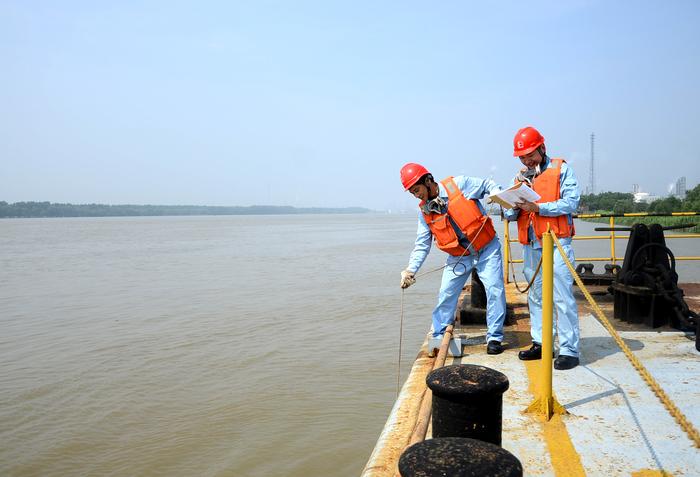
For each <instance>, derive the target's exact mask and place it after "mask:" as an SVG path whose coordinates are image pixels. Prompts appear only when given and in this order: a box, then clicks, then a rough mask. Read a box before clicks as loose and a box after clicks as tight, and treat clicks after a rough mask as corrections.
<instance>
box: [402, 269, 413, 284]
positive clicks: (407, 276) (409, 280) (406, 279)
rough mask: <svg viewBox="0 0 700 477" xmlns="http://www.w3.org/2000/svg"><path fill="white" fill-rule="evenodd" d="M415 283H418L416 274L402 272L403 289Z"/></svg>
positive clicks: (406, 271)
mask: <svg viewBox="0 0 700 477" xmlns="http://www.w3.org/2000/svg"><path fill="white" fill-rule="evenodd" d="M414 283H416V274H415V273H413V272H409V271H408V270H404V271H403V272H401V288H408V287H410V286H411V285H413V284H414Z"/></svg>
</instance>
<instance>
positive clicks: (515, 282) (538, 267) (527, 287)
mask: <svg viewBox="0 0 700 477" xmlns="http://www.w3.org/2000/svg"><path fill="white" fill-rule="evenodd" d="M506 247H508V265H509V266H510V271H511V272H512V274H513V283H514V284H515V289H516V290H518V291H519V292H520V293H527V291H528V290H529V289H530V287H531V286H532V284H533V283H535V278H537V274H538V273H539V272H540V267H541V266H542V256H541V255H540V261H539V262H537V267H535V273H533V275H532V278H531V279H530V281H529V282H528V283H527V286H526V287H525V289H524V290H521V289H520V286H518V279H517V278H515V264H514V263H513V260H511V258H510V257H512V256H513V255H512V254H511V251H510V240H506ZM524 274H525V272H524V271H523V275H524ZM525 280H527V277H525Z"/></svg>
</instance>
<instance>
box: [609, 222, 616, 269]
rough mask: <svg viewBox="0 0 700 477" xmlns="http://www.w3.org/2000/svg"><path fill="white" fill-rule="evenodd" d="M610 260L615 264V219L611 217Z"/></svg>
mask: <svg viewBox="0 0 700 477" xmlns="http://www.w3.org/2000/svg"><path fill="white" fill-rule="evenodd" d="M610 229H611V230H610V260H611V261H612V263H615V217H610Z"/></svg>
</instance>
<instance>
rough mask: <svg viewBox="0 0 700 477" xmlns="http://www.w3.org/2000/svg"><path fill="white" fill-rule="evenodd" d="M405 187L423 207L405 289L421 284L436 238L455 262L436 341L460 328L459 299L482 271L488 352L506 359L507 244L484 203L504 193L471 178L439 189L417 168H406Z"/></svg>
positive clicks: (436, 319) (436, 317) (436, 320)
mask: <svg viewBox="0 0 700 477" xmlns="http://www.w3.org/2000/svg"><path fill="white" fill-rule="evenodd" d="M401 183H402V184H403V186H404V189H405V190H407V191H409V192H410V193H411V194H413V195H414V196H415V197H416V198H417V199H420V201H421V202H420V206H419V207H420V214H419V216H418V236H417V238H416V243H415V245H414V247H413V252H412V253H411V256H410V258H409V262H408V267H406V269H405V270H404V271H403V272H401V288H408V287H409V286H411V285H412V284H413V283H415V282H416V279H415V274H416V272H417V271H418V270H419V269H420V267H421V265H423V262H424V261H425V258H426V257H427V256H428V253H429V252H430V247H431V244H432V241H433V238H435V242H436V243H437V246H438V248H440V250H442V251H444V252H446V253H448V254H449V256H448V257H447V264H446V265H445V270H444V271H443V273H442V283H441V285H440V293H439V295H438V302H437V306H436V307H435V309H434V310H433V338H434V339H439V337H440V336H441V335H443V334H444V333H445V329H446V328H447V326H448V325H450V324H452V323H453V322H454V317H455V312H456V310H457V300H458V299H459V294H460V292H461V291H462V288H463V287H464V284H465V283H466V281H467V279H468V278H469V276H470V274H471V271H472V269H473V268H474V267H476V270H477V272H478V274H479V278H481V281H482V282H483V283H484V287H485V288H486V300H487V306H486V322H487V327H488V329H487V332H486V343H487V346H486V352H487V353H488V354H499V353H502V352H503V346H502V345H501V342H502V341H503V322H504V321H505V316H506V294H505V287H504V285H503V268H502V263H503V260H502V259H501V244H500V242H499V240H498V236H497V235H496V232H495V230H494V228H493V223H492V221H491V218H490V217H488V216H487V215H486V213H485V211H484V209H483V207H482V206H481V204H480V203H479V200H478V199H481V198H483V197H484V196H485V195H486V194H488V193H490V192H491V191H494V190H496V191H497V190H500V187H499V186H497V185H496V184H495V183H494V182H493V181H492V180H483V179H479V178H476V177H466V176H457V177H448V178H447V179H445V180H443V181H442V182H440V183H439V184H438V183H436V182H435V181H434V180H433V176H432V175H431V174H430V173H429V172H428V170H427V169H426V168H425V167H423V166H421V165H420V164H414V163H408V164H406V165H405V166H403V167H402V168H401Z"/></svg>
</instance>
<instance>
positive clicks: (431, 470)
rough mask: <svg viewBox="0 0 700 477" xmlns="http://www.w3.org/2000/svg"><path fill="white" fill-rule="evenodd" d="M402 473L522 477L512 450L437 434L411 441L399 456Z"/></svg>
mask: <svg viewBox="0 0 700 477" xmlns="http://www.w3.org/2000/svg"><path fill="white" fill-rule="evenodd" d="M399 473H400V474H401V476H402V477H432V476H436V477H437V476H443V477H522V475H523V466H522V465H521V464H520V461H519V460H518V458H517V457H515V456H514V455H513V454H511V453H510V452H508V451H507V450H505V449H503V448H501V447H499V446H497V445H494V444H490V443H488V442H484V441H479V440H476V439H468V438H464V437H438V438H435V439H428V440H427V441H423V442H419V443H417V444H413V445H412V446H411V447H409V448H408V449H406V450H405V451H404V453H403V454H401V458H400V459H399Z"/></svg>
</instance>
